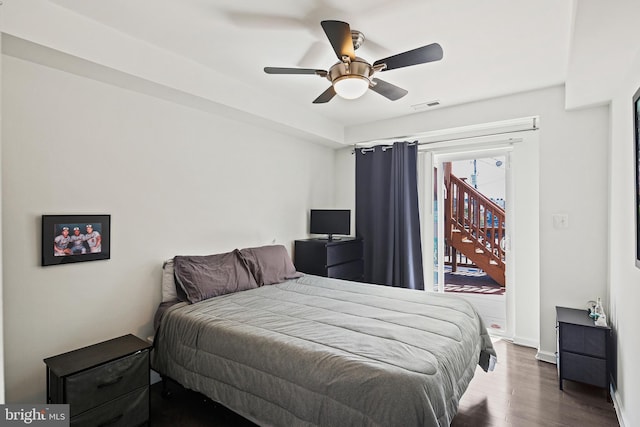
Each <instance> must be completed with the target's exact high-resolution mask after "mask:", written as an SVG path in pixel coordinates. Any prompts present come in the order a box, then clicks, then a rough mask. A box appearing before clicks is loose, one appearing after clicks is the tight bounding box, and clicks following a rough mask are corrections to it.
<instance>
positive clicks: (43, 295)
mask: <svg viewBox="0 0 640 427" xmlns="http://www.w3.org/2000/svg"><path fill="white" fill-rule="evenodd" d="M1 87H2V105H3V111H2V122H3V127H2V159H1V160H2V163H1V170H2V215H3V217H2V220H3V227H2V241H3V244H4V248H5V250H4V254H3V255H4V256H3V265H4V302H5V303H4V319H5V325H6V328H5V337H4V339H5V342H4V344H5V345H4V348H5V371H6V378H5V380H6V390H7V392H6V393H7V394H6V396H7V401H9V402H38V401H41V402H42V401H44V398H45V375H44V373H45V366H44V364H43V362H42V359H43V358H45V357H48V356H53V355H55V354H58V353H60V352H65V351H69V350H72V349H74V348H77V347H80V346H85V345H89V344H93V343H96V342H99V341H102V340H105V339H109V338H113V337H116V336H119V335H123V334H126V333H134V334H136V335H138V336H140V337H146V336H148V335H150V334H151V333H152V319H153V314H154V311H155V308H156V306H157V304H158V302H159V300H160V276H161V264H162V261H163V260H164V259H166V258H169V257H172V256H174V255H176V254H209V253H215V252H223V251H228V250H232V249H234V248H236V247H247V246H252V245H262V244H270V243H272V242H274V241H275V242H277V243H281V244H284V245H285V246H286V247H287V248H288V249H289V251H291V248H292V241H293V240H294V239H296V238H300V237H305V236H306V235H307V223H306V216H307V215H306V214H307V212H308V209H309V208H310V207H312V206H314V205H316V206H317V205H332V204H333V192H334V186H333V165H334V153H333V151H332V150H331V149H329V148H327V147H323V146H320V145H316V144H311V143H308V142H305V141H301V140H297V139H294V138H293V137H290V136H287V135H285V134H281V133H276V132H274V131H270V130H266V129H262V128H258V127H255V126H253V125H250V124H246V123H241V122H237V121H232V120H229V119H226V118H221V117H218V116H215V115H213V114H210V113H206V112H203V111H200V110H196V109H192V108H188V107H185V106H181V105H177V104H173V103H170V102H167V101H163V100H160V99H158V98H154V97H150V96H147V95H143V94H140V93H137V92H133V91H130V90H125V89H122V88H118V87H115V86H111V85H108V84H105V83H102V82H99V81H96V80H92V79H88V78H85V77H80V76H77V75H74V74H70V73H67V72H64V71H60V70H58V69H54V68H49V67H46V66H42V65H38V64H35V63H32V62H28V61H25V60H22V59H17V58H15V57H13V56H7V55H4V56H3V57H2V86H1ZM64 213H68V214H73V213H80V214H84V213H105V214H110V215H111V232H112V235H111V259H110V260H106V261H94V262H84V263H77V264H69V265H60V266H50V267H41V266H40V265H39V263H40V244H41V242H40V238H41V236H40V234H41V233H40V216H41V215H42V214H64Z"/></svg>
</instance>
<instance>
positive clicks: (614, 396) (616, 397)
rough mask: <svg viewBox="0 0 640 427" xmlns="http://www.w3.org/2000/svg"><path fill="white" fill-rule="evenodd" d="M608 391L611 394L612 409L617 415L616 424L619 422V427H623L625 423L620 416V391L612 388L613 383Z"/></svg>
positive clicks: (621, 412)
mask: <svg viewBox="0 0 640 427" xmlns="http://www.w3.org/2000/svg"><path fill="white" fill-rule="evenodd" d="M609 393H610V394H611V400H612V401H613V409H615V410H616V415H617V416H618V424H620V427H625V426H626V423H625V422H624V417H623V416H622V414H623V411H622V405H620V393H618V390H614V389H613V384H612V385H611V390H609Z"/></svg>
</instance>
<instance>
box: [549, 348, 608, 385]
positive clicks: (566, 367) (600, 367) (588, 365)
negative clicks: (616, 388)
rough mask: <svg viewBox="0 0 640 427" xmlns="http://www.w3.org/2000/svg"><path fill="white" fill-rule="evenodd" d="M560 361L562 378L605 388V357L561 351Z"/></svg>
mask: <svg viewBox="0 0 640 427" xmlns="http://www.w3.org/2000/svg"><path fill="white" fill-rule="evenodd" d="M560 363H561V364H562V366H561V369H562V376H563V378H564V379H567V380H573V381H579V382H582V383H586V384H591V385H594V386H597V387H603V388H607V361H606V359H599V358H597V357H589V356H583V355H581V354H575V353H567V352H565V351H563V352H561V353H560Z"/></svg>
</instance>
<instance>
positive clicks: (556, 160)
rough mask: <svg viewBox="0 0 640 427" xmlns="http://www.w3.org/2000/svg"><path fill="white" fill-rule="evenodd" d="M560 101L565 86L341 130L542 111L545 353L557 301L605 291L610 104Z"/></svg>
mask: <svg viewBox="0 0 640 427" xmlns="http://www.w3.org/2000/svg"><path fill="white" fill-rule="evenodd" d="M564 104H565V103H564V88H563V87H562V86H557V87H553V88H548V89H544V90H538V91H533V92H527V93H522V94H515V95H510V96H505V97H500V98H495V99H490V100H486V101H481V102H475V103H470V104H465V105H460V106H454V107H450V108H442V109H436V110H433V111H430V112H425V113H420V114H413V115H410V116H405V117H402V118H398V119H393V120H387V121H381V122H376V123H369V124H366V125H358V126H353V127H351V128H348V129H347V131H346V135H347V139H348V142H351V143H355V142H359V141H367V140H371V139H379V138H387V137H393V136H394V135H410V134H415V133H420V132H427V131H433V130H439V129H449V128H456V127H461V126H467V125H473V124H482V123H489V122H496V121H501V120H509V119H516V118H520V117H529V116H536V115H538V116H540V123H541V128H540V131H539V144H540V153H539V158H540V171H539V173H540V182H539V189H540V196H539V207H538V209H539V213H540V217H539V218H540V272H539V277H540V283H539V287H540V290H539V292H540V307H539V316H540V325H539V334H540V337H539V349H540V351H541V353H543V354H548V355H552V354H553V353H554V352H555V346H556V341H555V306H556V305H561V306H568V307H583V306H584V305H585V303H586V302H587V301H588V300H591V299H594V298H596V297H598V296H602V297H603V298H604V297H605V295H606V275H607V237H606V232H605V231H604V230H605V229H606V226H607V181H608V167H607V144H608V140H609V120H608V118H609V116H608V114H609V111H608V107H595V108H587V109H582V110H577V111H565V109H564ZM337 175H338V176H346V174H344V173H342V174H341V173H338V174H337ZM345 185H346V184H345ZM534 208H535V207H534ZM559 212H562V213H566V214H568V215H569V228H568V229H565V230H556V229H554V228H553V225H552V220H551V216H552V214H554V213H559ZM598 230H601V231H598ZM520 243H522V242H520ZM516 317H517V321H518V323H520V325H519V326H518V329H520V328H523V330H526V331H532V332H531V334H536V331H537V330H538V328H537V327H536V325H535V324H534V325H524V326H523V325H522V323H523V322H526V321H527V320H528V319H522V318H520V317H518V313H516ZM530 321H533V322H535V320H534V319H531V320H530ZM520 339H522V340H524V341H526V340H528V339H533V340H535V339H536V337H535V336H523V337H520Z"/></svg>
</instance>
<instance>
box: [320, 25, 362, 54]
mask: <svg viewBox="0 0 640 427" xmlns="http://www.w3.org/2000/svg"><path fill="white" fill-rule="evenodd" d="M320 25H322V29H323V30H324V33H325V34H326V35H327V38H328V39H329V42H330V43H331V46H332V47H333V50H334V51H335V53H336V55H337V56H338V59H339V60H341V61H342V57H343V56H348V57H349V58H351V60H354V59H356V52H355V50H354V49H353V39H352V38H351V28H350V27H349V24H347V23H346V22H342V21H322V22H321V23H320Z"/></svg>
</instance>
